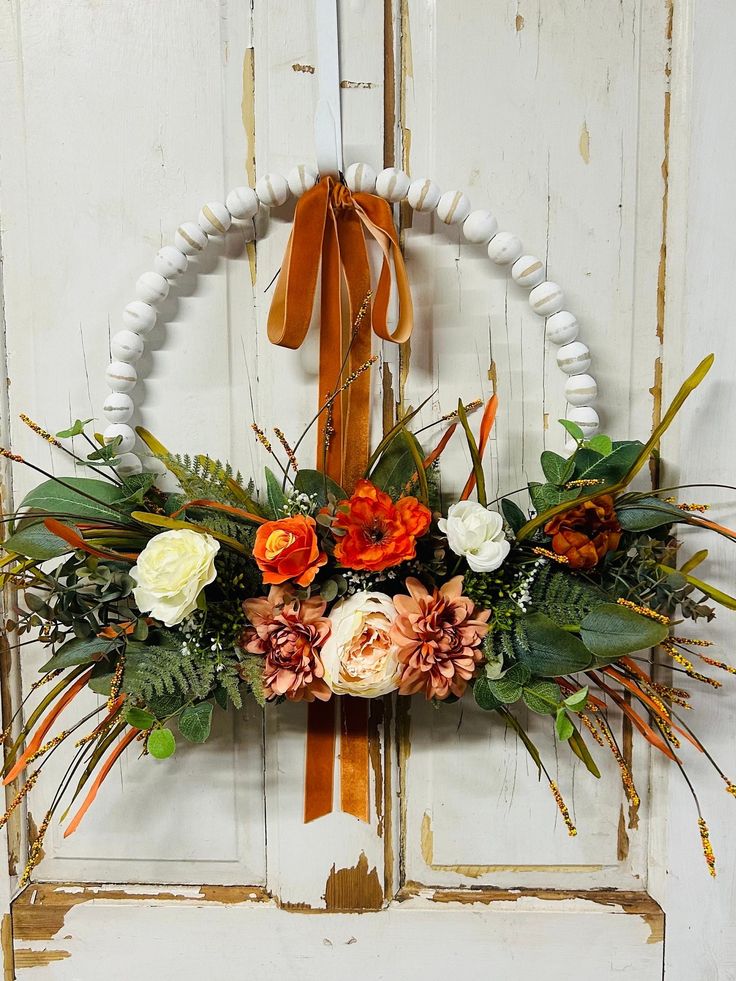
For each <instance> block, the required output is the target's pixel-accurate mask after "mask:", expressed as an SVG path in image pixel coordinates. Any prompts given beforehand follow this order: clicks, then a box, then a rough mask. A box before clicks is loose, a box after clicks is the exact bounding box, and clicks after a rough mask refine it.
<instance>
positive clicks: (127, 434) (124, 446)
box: [102, 422, 136, 453]
mask: <svg viewBox="0 0 736 981" xmlns="http://www.w3.org/2000/svg"><path fill="white" fill-rule="evenodd" d="M102 438H103V439H104V440H105V442H106V443H112V441H113V440H114V439H118V438H119V439H120V443H119V445H118V448H117V449H118V453H129V452H130V451H131V450H132V449H133V447H134V446H135V440H136V435H135V430H134V429H131V428H130V426H127V425H126V424H125V423H124V422H123V423H121V422H113V423H111V424H110V425H109V426H108V427H107V429H106V430H105V431H104V433H103V434H102Z"/></svg>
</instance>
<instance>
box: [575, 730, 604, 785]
mask: <svg viewBox="0 0 736 981" xmlns="http://www.w3.org/2000/svg"><path fill="white" fill-rule="evenodd" d="M567 741H568V743H569V745H570V749H571V750H572V751H573V753H574V754H575V755H576V756H577V758H578V759H579V760H581V761H582V762H583V763H584V764H585V767H586V769H587V770H588V772H589V773H592V774H593V776H594V777H598V779H600V775H601V771H600V770H599V769H598V767H597V766H596V762H595V760H594V759H593V757H592V756H591V755H590V750H589V749H588V747H587V746H586V745H585V741H584V739H583V737H582V735H581V734H580V733H579V732H578V730H577V729H576V728H575V726H573V730H572V734H571V735H570V736H569V738H568V740H567Z"/></svg>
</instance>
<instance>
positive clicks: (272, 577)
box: [253, 514, 327, 586]
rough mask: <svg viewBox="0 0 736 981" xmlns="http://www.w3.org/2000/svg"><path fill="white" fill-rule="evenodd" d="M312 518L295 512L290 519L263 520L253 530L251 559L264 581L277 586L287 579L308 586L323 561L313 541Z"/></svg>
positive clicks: (314, 534)
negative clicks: (253, 540)
mask: <svg viewBox="0 0 736 981" xmlns="http://www.w3.org/2000/svg"><path fill="white" fill-rule="evenodd" d="M316 528H317V523H316V522H315V520H314V518H310V517H307V516H305V515H303V514H297V515H295V516H294V517H293V518H281V519H280V520H279V521H266V522H265V524H262V525H261V526H260V527H259V529H258V531H257V532H256V540H255V544H254V545H253V558H254V559H255V560H256V563H257V565H258V568H259V569H260V570H261V572H262V573H263V581H264V583H269V584H272V585H279V584H280V583H282V582H286V581H287V580H291V581H292V582H295V583H296V584H297V586H309V584H310V583H311V582H312V580H313V579H314V577H315V576H316V575H317V572H318V571H319V569H320V568H321V567H322V566H323V565H324V564H325V563H326V562H327V556H326V555H325V553H324V552H321V551H320V548H319V542H318V541H317V531H316Z"/></svg>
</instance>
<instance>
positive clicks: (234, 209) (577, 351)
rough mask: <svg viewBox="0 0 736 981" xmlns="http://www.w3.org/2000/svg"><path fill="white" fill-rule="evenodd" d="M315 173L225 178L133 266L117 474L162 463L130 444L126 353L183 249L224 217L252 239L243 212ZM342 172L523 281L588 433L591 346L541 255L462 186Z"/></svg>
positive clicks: (183, 264)
mask: <svg viewBox="0 0 736 981" xmlns="http://www.w3.org/2000/svg"><path fill="white" fill-rule="evenodd" d="M317 180H318V175H317V172H316V170H315V169H314V168H312V167H309V166H307V165H305V164H302V165H300V166H298V167H294V169H293V170H291V171H290V172H289V174H288V175H287V176H286V177H284V176H282V175H281V174H275V173H267V174H264V175H263V176H262V177H260V178H259V179H258V180H257V181H256V186H255V188H252V187H236V188H234V190H232V191H230V193H229V194H228V195H227V197H226V198H225V203H224V204H222V203H221V202H218V201H211V202H209V203H208V204H205V205H204V206H203V208H202V209H201V211H200V212H199V217H198V220H197V221H196V222H193V221H188V222H184V224H182V225H180V226H179V227H178V228H177V230H176V232H175V234H174V244H173V245H165V246H164V247H163V248H162V249H160V250H159V251H158V253H157V254H156V256H155V258H154V261H153V266H154V268H153V270H151V271H150V272H145V273H143V275H142V276H139V278H138V280H137V282H136V284H135V294H136V297H137V298H136V299H135V300H132V301H131V302H130V303H129V304H128V305H127V306H126V307H125V310H124V311H123V318H122V320H123V327H122V329H121V330H119V331H118V332H117V333H116V334H114V335H113V337H112V339H111V342H110V351H111V354H112V361H111V362H110V364H109V365H108V367H107V371H106V378H107V383H108V385H109V387H110V394H109V395H108V397H107V398H106V399H105V403H104V405H103V408H102V411H103V412H104V414H105V417H106V418H107V420H108V422H109V425H108V427H107V428H106V429H105V431H104V434H103V436H104V439H105V440H106V441H108V442H110V441H112V440H113V439H117V438H119V439H120V458H119V463H118V467H117V469H118V471H119V472H120V473H121V474H122V475H124V476H127V475H130V474H135V473H140V471H141V470H142V469H143V468H144V466H145V468H146V469H148V470H151V471H156V472H158V471H160V470H161V464H160V461H158V460H157V459H155V458H154V457H146V458H144V461H145V462H142V461H141V459H140V457H139V456H137V455H136V454H135V453H134V452H133V450H134V448H135V445H136V435H135V431H134V429H133V428H132V426H131V425H130V424H129V423H130V420H131V418H132V416H133V413H134V410H135V406H134V404H133V399H132V398H131V396H130V393H131V392H132V391H133V389H134V388H135V385H136V382H137V380H138V375H137V372H136V369H135V363H136V361H138V360H139V359H140V357H141V355H142V354H143V349H144V344H145V338H146V336H147V335H148V334H149V333H150V332H151V331H152V330H153V327H154V325H155V323H156V316H157V311H156V307H157V305H158V304H159V303H161V302H163V300H165V299H166V297H167V296H168V294H169V290H170V288H171V283H172V281H174V280H175V279H176V277H177V276H180V275H181V274H182V273H183V272H185V271H186V269H187V266H188V264H189V256H193V255H198V254H199V253H201V252H203V251H204V250H205V249H206V248H207V245H208V243H209V240H210V237H216V236H220V235H224V234H225V232H226V231H227V230H228V228H229V227H230V225H231V223H232V220H233V218H236V219H237V220H238V221H245V222H250V226H251V228H250V229H248V226H246V228H247V229H248V232H247V237H248V238H249V240H251V241H252V239H253V238H254V237H255V229H254V227H253V222H252V219H253V218H254V217H255V215H256V214H257V213H258V209H259V207H261V206H264V207H267V208H277V207H280V206H281V205H283V204H285V203H286V201H287V200H288V199H289V197H291V196H292V195H293V196H294V197H300V196H301V195H302V194H304V193H305V191H308V190H309V189H310V188H312V187H314V185H315V183H316V182H317ZM345 180H346V183H347V185H348V187H349V188H350V190H351V191H355V192H358V191H361V192H364V193H369V194H378V195H379V196H380V197H383V198H385V199H386V200H387V201H391V202H392V203H397V202H399V201H404V200H406V201H407V202H408V204H409V205H410V206H411V207H412V208H413V209H414V210H415V211H419V212H422V213H425V214H427V213H432V212H434V213H435V214H436V215H437V217H438V218H439V219H440V221H442V222H444V223H445V224H446V225H448V226H452V225H455V226H461V227H462V230H463V235H464V237H465V239H466V240H467V241H468V242H471V243H473V244H474V245H483V246H485V247H486V249H487V251H488V257H489V258H490V259H491V261H492V262H494V263H496V264H497V265H499V266H506V267H507V268H508V269H509V271H510V274H511V278H512V279H513V280H514V282H516V283H517V284H518V285H519V286H520V287H523V288H525V289H528V290H529V304H530V306H531V308H532V310H533V311H534V313H536V314H537V315H538V316H540V317H542V318H544V319H545V330H546V336H547V337H548V338H549V339H550V341H552V343H553V344H555V345H557V346H558V350H557V364H558V365H559V367H560V369H561V371H563V372H564V373H565V374H566V375H567V376H568V380H567V383H566V385H565V397H566V399H567V401H568V403H569V404H570V409H569V410H568V412H567V416H568V418H569V419H571V420H572V421H573V422H576V423H577V424H578V425H579V426H580V428H581V430H582V431H583V433H584V435H585V436H586V437H590V436H593V435H594V434H595V433H597V432H598V428H599V425H600V420H599V418H598V413H597V412H596V410H595V409H594V408H593V403H594V402H595V401H596V399H597V397H598V385H597V383H596V380H595V378H593V377H592V375H590V374H589V373H588V369H589V368H590V363H591V357H590V350H589V349H588V347H587V345H586V344H584V343H583V342H582V341H580V340H578V333H579V327H578V322H577V319H576V317H575V315H574V314H573V313H570V311H569V310H566V309H565V306H564V304H565V296H564V293H563V292H562V289H561V287H560V286H558V285H557V283H555V282H553V281H551V280H548V279H547V278H546V270H545V265H544V262H543V261H542V259H539V258H537V257H536V256H534V255H527V254H525V253H524V250H523V246H522V243H521V239H520V238H519V237H518V236H517V235H514V234H512V233H511V232H505V231H499V230H498V222H497V221H496V218H495V217H494V215H493V214H492V213H491V212H490V211H487V210H484V209H481V210H477V211H472V210H471V204H470V200H469V199H468V197H467V195H466V194H464V193H463V192H462V191H445V192H444V193H443V192H442V190H441V189H440V188H439V187H438V185H437V184H435V182H434V181H432V180H430V179H428V178H420V179H418V180H412V179H411V178H410V177H409V175H408V174H405V173H404V171H403V170H400V169H398V168H396V167H387V168H386V169H385V170H382V171H381V172H380V173H378V174H377V173H376V172H375V170H373V168H372V167H371V166H370V165H369V164H366V163H357V164H351V165H350V166H349V167H348V168H347V171H346V174H345ZM251 229H252V234H251Z"/></svg>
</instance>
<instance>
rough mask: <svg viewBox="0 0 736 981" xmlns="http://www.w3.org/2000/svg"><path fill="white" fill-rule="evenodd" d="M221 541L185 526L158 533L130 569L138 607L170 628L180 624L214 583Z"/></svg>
mask: <svg viewBox="0 0 736 981" xmlns="http://www.w3.org/2000/svg"><path fill="white" fill-rule="evenodd" d="M219 548H220V543H219V542H218V541H216V540H215V539H214V538H212V537H211V536H210V535H202V534H200V533H199V532H197V531H189V529H187V528H182V529H180V530H177V531H164V532H162V533H161V534H160V535H156V537H155V538H152V539H151V540H150V542H149V543H148V544H147V545H146V547H145V548H144V549H143V551H142V552H141V554H140V555H139V556H138V563H137V565H134V566H133V568H132V569H131V570H130V575H131V576H132V578H133V579H135V581H136V584H137V585H136V587H135V589H134V590H133V596H134V597H135V601H136V603H137V605H138V609H139V610H141V612H143V613H150V614H151V616H152V617H154V618H155V619H156V620H161V621H162V622H163V623H164V624H165V625H166V626H167V627H173V626H174V624H177V623H181V621H182V620H183V619H184V617H186V616H188V615H189V614H190V613H191V612H192V610H194V609H195V608H196V606H197V598H198V597H199V594H200V593H201V592H202V590H203V589H204V587H205V586H207V585H208V584H209V583H211V582H212V581H213V580H214V579H215V577H216V575H217V572H216V571H215V556H216V555H217V552H218V550H219Z"/></svg>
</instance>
